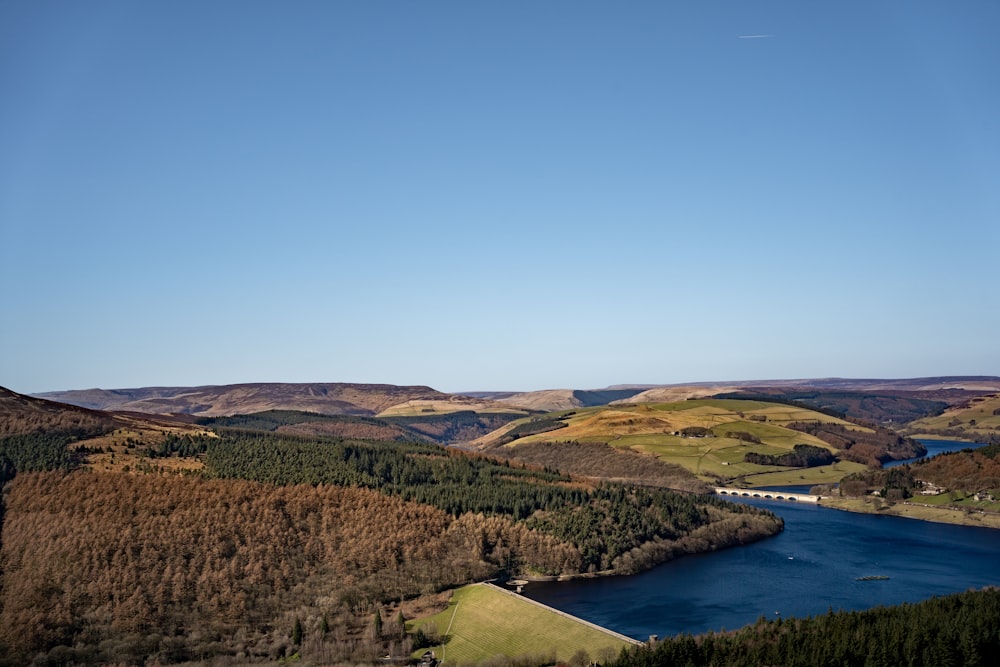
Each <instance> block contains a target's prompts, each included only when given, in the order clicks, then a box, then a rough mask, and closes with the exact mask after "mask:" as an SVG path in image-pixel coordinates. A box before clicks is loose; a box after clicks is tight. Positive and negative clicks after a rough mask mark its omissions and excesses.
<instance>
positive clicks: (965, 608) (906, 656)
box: [612, 589, 1000, 667]
mask: <svg viewBox="0 0 1000 667" xmlns="http://www.w3.org/2000/svg"><path fill="white" fill-rule="evenodd" d="M998 655H1000V591H998V590H995V589H993V590H986V591H979V592H968V593H960V594H957V595H950V596H947V597H942V598H935V599H931V600H926V601H924V602H920V603H916V604H903V605H900V606H897V607H878V608H875V609H869V610H867V611H855V612H837V613H832V612H831V613H828V614H826V615H823V616H814V617H810V618H805V619H795V618H793V619H788V620H777V621H770V622H767V621H764V620H763V619H761V620H759V621H758V622H757V623H756V624H755V625H751V626H747V627H745V628H743V629H741V630H736V631H735V632H729V633H710V634H706V635H701V636H698V637H692V636H690V635H681V636H678V637H672V638H668V639H665V640H663V641H661V642H658V643H657V644H656V645H655V646H653V647H640V648H637V649H634V650H632V651H625V652H623V653H622V655H621V656H620V657H619V658H618V660H616V661H615V662H613V663H612V664H613V665H614V666H615V667H668V666H669V667H700V666H701V665H726V666H728V667H759V666H760V665H782V666H783V667H835V666H837V667H839V666H841V665H858V666H864V667H902V666H907V667H917V666H926V667H932V666H933V667H944V666H948V665H954V666H955V667H958V666H964V667H986V666H987V665H994V664H996V656H998Z"/></svg>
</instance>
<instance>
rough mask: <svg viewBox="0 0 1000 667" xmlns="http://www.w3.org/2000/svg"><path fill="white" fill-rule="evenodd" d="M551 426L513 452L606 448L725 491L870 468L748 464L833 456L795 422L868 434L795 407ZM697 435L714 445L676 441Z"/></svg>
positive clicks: (596, 417) (715, 407)
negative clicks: (559, 446) (795, 452)
mask: <svg viewBox="0 0 1000 667" xmlns="http://www.w3.org/2000/svg"><path fill="white" fill-rule="evenodd" d="M551 418H554V419H561V421H563V422H564V423H565V424H566V426H565V427H563V428H560V429H558V430H552V431H548V432H545V433H538V434H536V435H529V436H526V437H524V438H520V439H518V440H515V441H514V442H512V443H510V444H509V445H507V446H508V447H515V448H516V447H517V446H518V445H519V444H521V443H530V442H566V441H578V442H607V443H609V444H610V445H612V446H613V447H616V448H622V449H632V450H635V451H638V452H643V453H646V454H650V455H653V456H656V457H658V458H659V459H661V460H663V461H665V462H668V463H675V464H677V465H680V466H682V467H683V468H685V469H687V470H690V471H691V472H693V473H694V474H695V475H697V476H698V477H700V478H701V479H704V480H707V481H711V482H720V483H724V482H727V481H729V480H734V479H741V480H742V481H743V483H744V484H746V485H749V486H771V485H783V484H810V485H811V484H823V483H831V482H837V481H839V480H840V478H841V477H843V476H844V475H846V474H848V473H851V472H856V471H860V470H864V466H863V465H861V464H858V463H852V462H849V461H842V462H839V463H836V464H834V465H829V466H819V467H816V468H796V469H789V468H787V467H782V466H765V465H757V464H753V463H746V462H744V460H743V458H744V455H745V454H747V453H749V452H756V453H759V454H783V453H785V452H789V451H792V449H793V447H794V446H795V445H796V444H807V445H815V446H817V447H823V448H826V449H831V450H832V448H831V447H830V445H828V444H826V443H824V442H823V441H822V440H819V439H818V438H816V437H814V436H811V435H809V434H807V433H801V432H799V431H795V430H792V429H789V428H786V426H785V425H786V424H788V423H791V422H802V421H813V422H816V421H818V422H823V423H836V424H844V425H846V426H847V427H848V428H851V429H856V430H859V431H863V430H866V429H864V428H863V427H860V426H856V425H854V424H850V423H848V422H845V421H843V420H841V419H837V418H836V417H831V416H829V415H825V414H822V413H819V412H815V411H813V410H808V409H805V408H797V407H793V406H788V405H780V404H775V403H767V402H763V401H749V400H715V399H701V400H692V401H680V402H676V403H658V404H638V405H613V406H601V407H596V408H587V409H581V410H578V411H575V412H573V413H571V414H566V415H565V416H563V415H559V414H556V415H552V416H551ZM530 419H531V418H529V419H525V420H519V421H516V422H512V423H511V425H510V426H509V427H507V428H506V429H505V430H504V431H498V432H497V433H495V434H493V435H494V436H501V435H502V434H503V432H505V431H509V430H511V429H512V428H515V427H516V426H517V425H518V424H523V423H527V422H528V421H529V420H530ZM536 419H537V418H536ZM692 427H694V428H704V429H708V431H710V434H709V436H710V437H692V436H686V435H675V434H679V433H681V432H683V431H684V429H689V428H692ZM737 432H742V433H747V434H750V435H751V436H753V437H755V438H757V439H759V440H760V442H759V443H755V442H748V441H746V440H741V439H739V438H737V437H731V436H728V435H727V434H730V433H737Z"/></svg>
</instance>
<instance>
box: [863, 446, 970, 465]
mask: <svg viewBox="0 0 1000 667" xmlns="http://www.w3.org/2000/svg"><path fill="white" fill-rule="evenodd" d="M920 442H922V443H923V444H924V447H926V448H927V455H926V456H918V457H917V458H914V459H903V460H902V461H890V462H889V463H886V464H884V465H883V466H882V467H883V468H894V467H895V466H901V465H903V464H904V463H913V462H914V461H919V460H920V459H925V458H926V459H930V458H934V457H935V456H937V455H938V454H944V453H945V452H956V451H959V450H962V449H979V448H980V447H985V446H986V445H984V444H983V443H981V442H960V441H958V440H921V441H920Z"/></svg>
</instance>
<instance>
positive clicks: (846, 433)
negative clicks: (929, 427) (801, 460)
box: [785, 422, 927, 468]
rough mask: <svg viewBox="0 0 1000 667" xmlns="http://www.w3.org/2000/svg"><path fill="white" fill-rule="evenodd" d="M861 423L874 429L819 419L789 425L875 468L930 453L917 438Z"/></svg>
mask: <svg viewBox="0 0 1000 667" xmlns="http://www.w3.org/2000/svg"><path fill="white" fill-rule="evenodd" d="M857 423H858V425H859V426H864V427H866V428H868V429H871V430H870V431H859V430H856V429H852V428H848V427H847V426H844V425H843V424H822V423H818V422H792V423H789V424H786V425H785V426H786V427H788V428H791V429H795V430H796V431H801V432H802V433H808V434H809V435H813V436H816V437H817V438H819V439H820V440H822V441H823V442H825V443H828V444H830V445H832V446H833V447H835V448H836V449H837V450H839V453H840V457H841V458H843V459H846V460H848V461H855V462H856V463H863V464H865V465H868V466H872V467H875V468H878V467H880V466H881V465H882V464H883V463H886V462H888V461H898V460H901V459H912V458H916V457H917V456H923V455H924V454H926V453H927V448H926V447H924V446H923V445H922V444H920V442H919V441H917V440H914V439H912V438H907V437H904V436H901V435H899V434H897V433H896V432H894V431H892V430H890V429H887V428H884V427H881V426H876V425H875V424H866V423H863V422H857Z"/></svg>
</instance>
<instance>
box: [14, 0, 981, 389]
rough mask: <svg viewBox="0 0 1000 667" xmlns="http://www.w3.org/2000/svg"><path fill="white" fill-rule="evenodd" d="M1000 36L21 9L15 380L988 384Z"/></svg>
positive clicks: (784, 21) (811, 23) (738, 13)
mask: <svg viewBox="0 0 1000 667" xmlns="http://www.w3.org/2000/svg"><path fill="white" fill-rule="evenodd" d="M998 27H1000V5H998V4H997V3H996V2H993V1H991V0H969V1H968V2H962V3H941V2H921V1H912V2H909V1H908V2H902V1H900V0H897V1H893V2H880V1H864V2H861V1H857V2H855V1H851V0H848V1H844V2H837V3H802V2H791V1H787V2H693V1H692V2H674V3H665V2H634V3H608V2H579V1H574V2H558V1H551V2H464V1H463V2H458V1H456V2H378V1H366V2H295V3H279V2H211V3H206V2H200V1H199V2H182V1H181V2H178V1H171V2H142V3H137V2H125V1H123V2H102V1H100V0H97V1H93V2H86V3H80V2H44V1H43V2H20V1H17V2H15V1H12V0H6V1H3V2H0V280H2V281H3V285H4V286H5V287H4V290H3V295H4V296H3V298H2V308H0V312H2V322H0V384H2V385H4V386H8V387H10V388H12V389H14V390H17V391H23V392H36V391H45V390H57V389H71V388H85V387H95V386H100V387H106V388H113V387H134V386H146V385H196V384H225V383H232V382H255V381H344V382H386V383H393V384H428V385H431V386H433V387H435V388H438V389H441V390H445V391H463V390H474V389H519V390H529V389H540V388H553V387H576V388H596V387H601V386H606V385H609V384H616V383H672V382H686V381H699V380H726V379H732V380H737V379H763V378H790V377H826V376H842V377H915V376H927V375H945V374H991V375H1000V344H998V343H997V341H998V340H1000V333H998V331H1000V298H998V294H1000V277H998V272H997V258H998V249H1000V79H998V72H1000V39H997V28H998ZM754 36H755V37H754Z"/></svg>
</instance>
